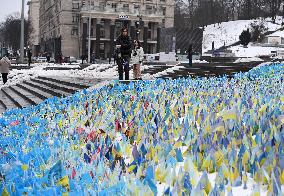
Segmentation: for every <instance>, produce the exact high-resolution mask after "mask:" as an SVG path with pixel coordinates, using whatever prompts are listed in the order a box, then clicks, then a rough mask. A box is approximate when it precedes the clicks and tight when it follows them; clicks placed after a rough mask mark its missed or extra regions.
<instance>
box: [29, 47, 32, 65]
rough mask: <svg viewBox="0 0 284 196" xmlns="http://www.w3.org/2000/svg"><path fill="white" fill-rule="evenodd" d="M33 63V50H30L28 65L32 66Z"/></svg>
mask: <svg viewBox="0 0 284 196" xmlns="http://www.w3.org/2000/svg"><path fill="white" fill-rule="evenodd" d="M31 63H32V52H31V50H28V65H29V66H31Z"/></svg>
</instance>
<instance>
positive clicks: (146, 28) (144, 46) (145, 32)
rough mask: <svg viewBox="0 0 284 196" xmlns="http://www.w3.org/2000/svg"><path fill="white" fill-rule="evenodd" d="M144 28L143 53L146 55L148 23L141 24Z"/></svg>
mask: <svg viewBox="0 0 284 196" xmlns="http://www.w3.org/2000/svg"><path fill="white" fill-rule="evenodd" d="M143 23H144V27H143V50H144V52H145V53H148V49H147V39H148V22H145V21H144V22H143Z"/></svg>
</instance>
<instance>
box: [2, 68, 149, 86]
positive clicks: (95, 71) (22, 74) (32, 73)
mask: <svg viewBox="0 0 284 196" xmlns="http://www.w3.org/2000/svg"><path fill="white" fill-rule="evenodd" d="M18 66H25V65H18ZM47 67H61V68H72V69H70V70H45V68H47ZM149 67H151V66H148V65H143V66H142V70H143V69H147V68H149ZM78 68H80V66H79V65H78V64H74V65H69V64H62V65H59V64H53V63H49V64H48V63H35V64H33V65H32V68H31V69H20V70H16V69H13V70H12V71H10V73H9V75H8V82H7V83H6V84H5V85H4V84H3V82H2V78H1V74H0V89H1V88H3V87H7V86H11V85H16V84H18V83H20V82H21V81H24V80H29V79H31V78H36V77H38V76H52V77H58V78H60V77H84V78H86V79H88V78H92V79H95V78H100V79H107V80H116V79H118V72H117V69H116V68H117V66H115V65H112V64H92V65H90V66H88V67H87V68H85V69H82V70H79V69H78ZM129 77H130V79H133V73H132V71H130V74H129ZM142 77H143V78H144V79H153V78H154V77H153V76H151V75H150V74H144V75H143V76H142Z"/></svg>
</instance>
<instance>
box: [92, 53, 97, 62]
mask: <svg viewBox="0 0 284 196" xmlns="http://www.w3.org/2000/svg"><path fill="white" fill-rule="evenodd" d="M91 62H92V64H95V63H96V55H95V53H94V52H93V53H92V56H91Z"/></svg>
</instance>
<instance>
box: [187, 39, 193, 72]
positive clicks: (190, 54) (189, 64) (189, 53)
mask: <svg viewBox="0 0 284 196" xmlns="http://www.w3.org/2000/svg"><path fill="white" fill-rule="evenodd" d="M187 58H188V66H190V67H191V66H192V44H190V45H189V47H188V50H187Z"/></svg>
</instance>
